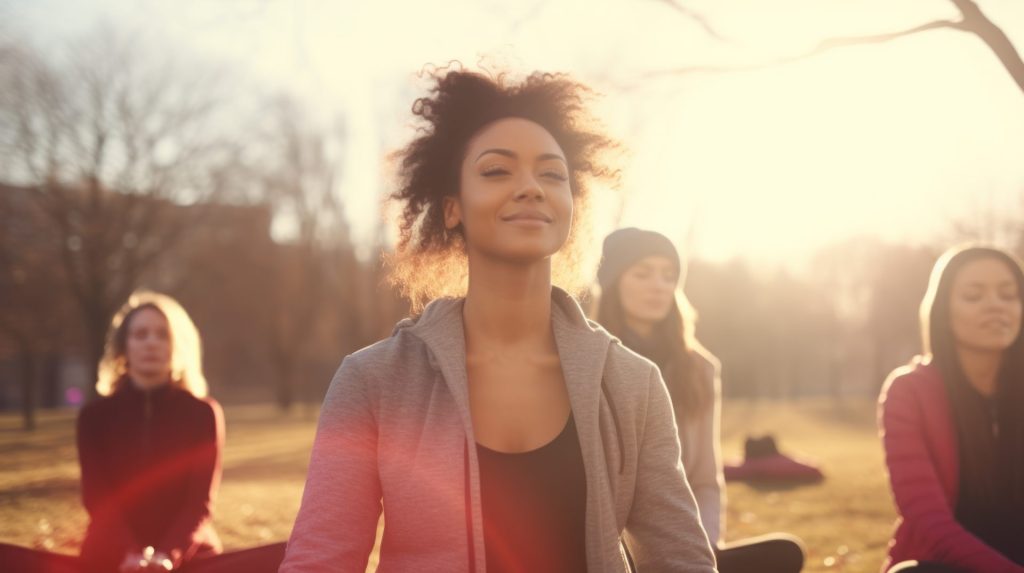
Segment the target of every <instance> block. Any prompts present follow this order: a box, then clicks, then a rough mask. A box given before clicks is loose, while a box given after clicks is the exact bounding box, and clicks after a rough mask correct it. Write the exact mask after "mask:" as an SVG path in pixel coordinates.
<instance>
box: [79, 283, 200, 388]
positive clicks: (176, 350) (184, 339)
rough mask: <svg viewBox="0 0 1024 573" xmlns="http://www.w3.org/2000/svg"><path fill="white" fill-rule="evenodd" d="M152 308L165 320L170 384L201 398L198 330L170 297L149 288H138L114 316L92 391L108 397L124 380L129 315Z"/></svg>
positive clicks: (125, 376) (125, 375)
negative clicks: (146, 289) (168, 344)
mask: <svg viewBox="0 0 1024 573" xmlns="http://www.w3.org/2000/svg"><path fill="white" fill-rule="evenodd" d="M147 308H149V309H153V310H156V311H157V312H159V313H160V314H162V315H164V318H166V319H167V328H168V331H169V333H170V341H171V384H174V385H175V386H178V387H180V388H183V389H185V390H188V391H189V392H190V393H192V395H193V396H196V397H197V398H203V397H205V396H206V394H207V392H208V386H207V384H206V376H204V375H203V368H202V351H201V348H200V346H201V344H200V339H199V331H198V330H196V325H195V324H193V322H192V319H191V318H189V316H188V313H187V312H185V309H184V308H182V306H181V305H180V304H178V301H176V300H174V299H173V298H171V297H169V296H167V295H164V294H160V293H156V292H151V291H138V292H136V293H134V294H132V296H131V297H129V298H128V302H126V303H125V304H124V306H122V307H121V310H119V311H118V313H117V314H116V315H114V320H113V321H111V323H110V331H109V332H108V334H107V344H106V348H105V349H104V352H103V359H102V360H100V365H99V375H98V377H97V380H96V392H97V393H99V394H100V395H101V396H109V395H111V394H113V393H114V392H116V391H117V390H118V389H119V388H120V387H121V386H122V385H123V384H125V383H126V382H127V374H128V364H127V359H126V356H125V355H126V350H127V345H128V329H129V328H130V327H131V321H132V318H133V317H134V316H135V315H136V313H138V312H139V311H141V310H143V309H147Z"/></svg>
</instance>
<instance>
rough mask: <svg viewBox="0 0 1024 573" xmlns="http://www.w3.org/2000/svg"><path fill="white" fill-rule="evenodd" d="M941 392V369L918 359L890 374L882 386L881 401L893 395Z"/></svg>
mask: <svg viewBox="0 0 1024 573" xmlns="http://www.w3.org/2000/svg"><path fill="white" fill-rule="evenodd" d="M940 390H944V388H943V386H942V375H941V374H940V373H939V369H938V368H937V367H936V366H934V365H933V364H931V362H930V361H927V360H924V359H922V358H920V357H918V358H915V359H914V360H913V361H912V362H911V363H910V364H907V365H905V366H900V367H899V368H897V369H895V370H893V371H892V372H890V373H889V376H887V377H886V379H885V382H884V383H883V384H882V392H881V395H880V397H879V399H880V401H882V402H885V401H886V399H888V398H890V397H892V396H893V395H896V396H902V395H905V394H918V393H932V392H936V391H940Z"/></svg>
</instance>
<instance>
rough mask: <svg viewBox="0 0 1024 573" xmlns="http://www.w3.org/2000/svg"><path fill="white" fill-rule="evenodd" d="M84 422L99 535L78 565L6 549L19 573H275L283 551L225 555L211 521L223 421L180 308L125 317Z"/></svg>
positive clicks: (151, 303) (155, 299)
mask: <svg viewBox="0 0 1024 573" xmlns="http://www.w3.org/2000/svg"><path fill="white" fill-rule="evenodd" d="M96 389H97V391H98V393H99V394H100V396H101V397H100V398H99V399H98V400H95V401H93V402H91V403H89V404H87V405H86V406H85V407H84V408H82V410H81V412H80V413H79V416H78V432H77V436H78V456H79V463H80V465H81V470H82V501H83V502H84V505H85V509H86V511H87V512H88V513H89V526H88V529H87V531H86V534H85V540H84V541H83V542H82V547H81V555H80V557H79V558H77V559H76V558H74V557H72V556H68V555H57V554H52V553H46V552H42V551H34V550H31V549H27V548H22V547H16V546H10V545H4V546H0V563H4V564H5V566H6V567H10V570H11V571H43V572H51V573H57V572H62V573H63V572H68V573H71V572H74V571H82V572H85V573H93V572H96V573H111V572H114V571H122V572H125V571H188V572H192V573H199V572H208V573H213V572H228V571H275V570H276V569H277V566H278V564H279V563H280V562H281V559H282V558H283V555H284V544H283V543H279V544H276V545H268V546H265V547H259V548H255V549H248V550H245V551H239V552H235V553H231V554H224V555H218V554H219V553H221V543H220V539H219V538H218V536H217V532H216V531H215V530H214V528H213V523H212V509H213V502H214V498H215V497H216V494H217V488H218V485H219V483H220V475H221V467H220V460H221V449H222V447H223V443H224V417H223V413H222V412H221V408H220V405H218V404H217V402H216V401H215V400H213V399H212V398H209V397H207V395H206V394H207V385H206V378H205V377H204V376H203V371H202V368H201V364H200V343H199V333H198V332H197V331H196V327H195V325H194V324H193V323H192V320H191V319H190V318H189V316H188V314H187V313H186V312H185V310H184V309H183V308H182V307H181V306H180V305H179V304H178V303H177V302H176V301H175V300H174V299H172V298H170V297H168V296H165V295H160V294H156V293H138V294H136V295H133V296H132V297H131V299H129V301H128V303H127V304H126V305H125V306H124V307H123V308H122V309H121V311H120V312H119V313H118V314H117V315H116V316H115V317H114V320H113V323H112V325H111V331H110V336H109V338H108V341H107V348H106V352H105V355H104V357H103V360H102V361H101V362H100V367H99V377H98V381H97V384H96Z"/></svg>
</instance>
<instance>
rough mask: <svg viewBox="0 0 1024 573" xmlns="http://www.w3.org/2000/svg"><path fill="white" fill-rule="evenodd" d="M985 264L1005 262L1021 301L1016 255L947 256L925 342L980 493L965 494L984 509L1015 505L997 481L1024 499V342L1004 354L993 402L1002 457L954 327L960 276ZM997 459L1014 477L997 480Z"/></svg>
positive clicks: (927, 304) (963, 467)
mask: <svg viewBox="0 0 1024 573" xmlns="http://www.w3.org/2000/svg"><path fill="white" fill-rule="evenodd" d="M982 259H995V260H997V261H1000V262H1002V263H1003V264H1005V265H1006V267H1007V268H1008V269H1009V270H1010V272H1011V273H1012V274H1013V277H1014V279H1015V280H1016V282H1017V293H1018V296H1024V272H1022V270H1021V263H1020V261H1019V260H1018V259H1017V258H1016V257H1014V256H1013V255H1011V254H1009V253H1006V252H1004V251H1002V250H999V249H995V248H992V247H985V246H977V245H969V246H965V247H956V248H953V249H950V250H948V251H946V252H945V253H944V254H943V255H942V256H941V257H939V260H938V261H937V262H936V263H935V267H934V269H933V270H932V274H931V278H930V280H929V283H928V291H927V293H926V294H925V297H924V300H923V301H922V302H921V337H922V348H923V350H924V353H925V356H926V357H927V356H928V355H931V360H932V364H933V365H935V366H936V367H937V368H938V369H939V372H941V374H942V382H943V384H944V385H945V388H946V391H947V393H948V394H949V403H950V408H951V410H952V415H953V421H954V423H955V426H956V430H957V440H958V442H959V446H960V447H959V458H960V475H961V476H967V477H968V478H969V479H968V480H967V483H969V484H972V485H974V486H976V487H977V490H976V491H968V492H965V493H967V495H968V496H969V497H971V498H972V499H974V500H977V501H979V502H981V503H986V504H991V503H992V502H999V501H1009V500H995V499H994V495H995V494H996V491H997V487H996V486H997V483H998V482H997V480H1003V479H1007V480H1012V481H1011V482H1010V483H1012V484H1015V487H1012V488H1011V489H1012V491H1014V492H1015V495H1016V496H1018V497H1017V498H1016V500H1015V501H1017V502H1018V503H1020V502H1021V501H1022V499H1024V422H1022V418H1024V337H1022V336H1021V333H1020V332H1018V333H1017V338H1016V339H1014V341H1013V343H1012V344H1011V345H1010V346H1009V348H1007V349H1006V350H1004V351H1003V360H1002V363H1001V365H1000V369H999V374H998V377H997V382H996V390H995V395H994V396H993V401H994V403H995V407H996V419H997V420H998V423H999V425H1000V428H999V431H1000V433H1001V434H1002V435H1004V436H1006V437H1007V438H1008V439H1006V440H1001V443H1002V444H1003V448H1004V449H1003V450H1002V451H997V449H996V443H995V440H993V439H992V432H991V427H990V426H989V421H988V419H989V418H988V412H986V411H985V408H984V404H979V400H977V399H975V398H976V397H975V396H974V395H973V394H974V393H975V391H974V389H973V387H972V386H971V384H970V382H969V381H968V380H967V375H966V374H964V371H963V368H962V367H961V365H960V359H959V356H958V354H957V348H956V340H955V339H954V337H953V328H952V324H951V322H950V298H951V295H952V290H953V282H954V280H955V279H956V276H957V274H958V273H959V272H960V271H961V270H962V269H963V268H964V266H966V265H967V264H969V263H972V262H974V261H978V260H982ZM997 456H1005V458H1004V459H1003V461H1004V462H1006V464H1007V466H1004V467H1009V468H1010V472H1009V475H992V474H993V472H992V471H991V470H992V468H993V467H994V464H995V462H996V459H997Z"/></svg>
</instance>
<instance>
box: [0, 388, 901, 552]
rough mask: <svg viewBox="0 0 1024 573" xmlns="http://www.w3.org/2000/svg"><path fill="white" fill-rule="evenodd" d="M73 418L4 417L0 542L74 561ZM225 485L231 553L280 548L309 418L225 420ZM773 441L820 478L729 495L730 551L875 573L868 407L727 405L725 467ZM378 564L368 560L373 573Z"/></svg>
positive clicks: (877, 527)
mask: <svg viewBox="0 0 1024 573" xmlns="http://www.w3.org/2000/svg"><path fill="white" fill-rule="evenodd" d="M74 417H75V413H74V412H71V411H63V412H43V413H41V414H40V416H39V424H38V425H39V428H38V430H36V431H35V432H32V433H25V432H23V431H21V430H20V429H19V428H20V419H19V418H18V417H17V416H16V415H11V414H3V415H0V459H3V464H0V542H5V543H14V544H18V545H25V546H30V547H37V548H40V549H48V550H51V551H57V552H61V553H75V552H77V548H78V544H79V543H80V541H81V536H82V532H83V531H84V528H85V524H86V515H85V512H84V510H83V509H82V507H81V503H80V501H79V490H78V464H77V458H76V455H77V454H76V451H75V445H74ZM226 419H227V441H226V446H225V451H224V478H223V481H222V484H221V489H220V496H219V498H218V501H217V509H216V518H215V523H216V527H217V530H218V532H219V533H220V535H221V538H222V540H223V541H224V546H225V548H226V549H229V550H230V549H240V548H244V547H249V546H253V545H257V544H262V543H271V542H276V541H283V540H285V539H287V537H288V533H289V531H290V530H291V527H292V523H293V521H294V518H295V513H296V511H297V510H298V507H299V502H300V500H301V497H302V487H303V483H304V479H305V474H306V467H307V465H308V463H309V449H310V446H311V444H312V441H313V435H314V432H315V429H316V423H315V412H313V411H311V410H305V411H296V412H293V413H290V414H286V415H285V414H280V413H278V412H277V411H276V410H274V409H273V408H272V407H270V406H236V407H228V408H227V409H226ZM764 432H772V433H774V434H775V436H776V438H777V440H778V443H779V447H780V449H781V450H782V451H783V452H785V453H790V454H795V455H797V456H798V457H804V458H808V459H812V460H814V461H816V462H817V463H819V464H820V465H821V467H822V468H823V470H824V471H825V473H826V480H825V481H824V482H822V483H820V484H816V485H805V486H798V487H787V486H782V485H780V486H772V487H758V488H754V487H750V486H747V485H744V484H729V486H728V496H729V504H728V513H727V517H726V523H727V541H731V540H735V539H739V538H743V537H750V536H755V535H760V534H764V533H770V532H774V531H786V532H790V533H793V534H796V535H798V536H799V537H801V538H802V539H803V540H804V542H805V543H806V546H807V552H808V564H807V567H805V571H812V572H813V571H844V572H862V571H863V572H869V571H870V572H874V571H877V570H878V568H879V565H880V564H881V561H882V559H883V557H884V554H885V543H886V541H887V540H888V536H889V532H890V529H891V525H892V522H893V519H894V513H893V508H892V503H891V500H890V496H889V493H888V489H887V486H886V481H885V473H884V471H883V466H882V455H881V450H880V447H879V444H878V440H877V437H876V432H875V425H874V406H873V404H872V403H870V402H868V401H851V402H846V403H842V404H836V403H834V402H832V401H819V400H804V401H800V402H774V401H760V402H727V403H726V404H725V405H724V407H723V418H722V441H723V453H724V456H725V458H726V459H727V460H728V459H730V458H736V457H739V456H740V455H741V453H742V441H743V438H744V437H745V436H746V435H747V434H750V433H754V434H758V433H764ZM375 563H376V555H374V557H373V558H372V559H371V569H372V566H373V565H374V564H375Z"/></svg>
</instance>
